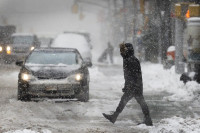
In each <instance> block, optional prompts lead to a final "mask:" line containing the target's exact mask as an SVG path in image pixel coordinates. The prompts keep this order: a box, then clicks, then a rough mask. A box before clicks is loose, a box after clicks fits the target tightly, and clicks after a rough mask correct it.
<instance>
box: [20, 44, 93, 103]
mask: <svg viewBox="0 0 200 133" xmlns="http://www.w3.org/2000/svg"><path fill="white" fill-rule="evenodd" d="M16 65H19V66H22V68H21V70H20V73H19V76H18V78H19V79H18V100H22V101H29V100H31V98H42V97H45V98H77V99H78V100H80V101H84V102H87V101H88V100H89V81H90V77H89V71H88V68H87V65H86V64H85V63H84V61H83V59H82V57H81V55H80V54H79V52H78V51H77V50H76V49H72V48H69V49H67V48H40V49H35V50H34V51H32V52H31V53H30V55H29V56H28V57H27V58H26V60H25V62H22V61H18V62H16Z"/></svg>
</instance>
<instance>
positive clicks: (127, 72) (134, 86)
mask: <svg viewBox="0 0 200 133" xmlns="http://www.w3.org/2000/svg"><path fill="white" fill-rule="evenodd" d="M120 53H121V56H122V57H123V69H124V79H125V85H124V88H123V89H122V91H123V92H124V94H123V96H122V97H121V101H120V103H119V105H118V107H117V109H116V111H115V112H114V113H113V114H111V115H108V114H105V113H103V116H104V117H105V118H106V119H108V120H109V121H110V122H112V123H113V124H114V123H115V121H116V119H117V117H118V115H119V114H120V113H121V112H122V111H123V109H124V107H125V106H126V104H127V102H128V101H129V100H131V99H132V98H133V97H135V99H136V101H137V102H138V104H139V105H140V106H141V109H142V112H143V114H144V120H143V122H142V123H139V124H146V125H147V126H152V125H153V124H152V120H151V117H150V114H149V109H148V106H147V104H146V102H145V100H144V97H143V82H142V72H141V67H140V62H139V60H138V59H137V58H136V57H135V56H134V49H133V46H132V44H130V43H125V44H124V43H122V44H120Z"/></svg>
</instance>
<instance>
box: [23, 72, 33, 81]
mask: <svg viewBox="0 0 200 133" xmlns="http://www.w3.org/2000/svg"><path fill="white" fill-rule="evenodd" d="M21 76H22V77H21V78H22V80H24V81H29V80H30V79H31V75H30V74H27V73H22V75H21Z"/></svg>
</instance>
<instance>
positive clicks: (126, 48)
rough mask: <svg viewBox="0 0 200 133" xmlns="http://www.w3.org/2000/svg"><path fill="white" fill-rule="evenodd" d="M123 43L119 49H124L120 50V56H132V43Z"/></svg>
mask: <svg viewBox="0 0 200 133" xmlns="http://www.w3.org/2000/svg"><path fill="white" fill-rule="evenodd" d="M123 45H124V46H123V47H121V48H120V51H124V52H121V56H122V57H123V58H129V57H130V56H133V55H134V49H133V45H132V44H131V43H125V44H123Z"/></svg>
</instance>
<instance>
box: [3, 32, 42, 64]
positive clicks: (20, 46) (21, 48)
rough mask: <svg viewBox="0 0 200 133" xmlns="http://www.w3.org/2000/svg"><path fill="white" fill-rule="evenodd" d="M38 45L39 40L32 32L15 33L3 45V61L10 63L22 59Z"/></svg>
mask: <svg viewBox="0 0 200 133" xmlns="http://www.w3.org/2000/svg"><path fill="white" fill-rule="evenodd" d="M38 47H40V42H39V40H38V38H37V36H36V35H34V34H24V33H15V34H13V35H12V36H11V41H10V43H9V44H7V45H6V46H5V54H4V61H5V63H12V62H14V61H17V60H23V59H25V57H26V56H27V55H28V54H29V53H30V52H31V51H32V50H33V49H35V48H38Z"/></svg>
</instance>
